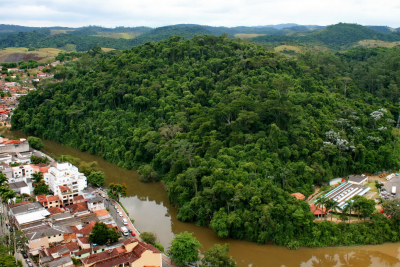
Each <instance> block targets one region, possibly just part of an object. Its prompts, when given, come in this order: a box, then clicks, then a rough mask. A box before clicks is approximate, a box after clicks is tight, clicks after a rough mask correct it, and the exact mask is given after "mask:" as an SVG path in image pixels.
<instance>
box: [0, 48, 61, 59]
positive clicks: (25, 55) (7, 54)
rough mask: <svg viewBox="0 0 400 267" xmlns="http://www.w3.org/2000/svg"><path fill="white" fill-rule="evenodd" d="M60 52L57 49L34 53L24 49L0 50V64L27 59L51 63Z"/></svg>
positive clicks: (42, 49) (39, 50) (41, 50)
mask: <svg viewBox="0 0 400 267" xmlns="http://www.w3.org/2000/svg"><path fill="white" fill-rule="evenodd" d="M62 51H63V50H61V49H57V48H40V49H37V50H35V51H28V48H26V47H7V48H5V49H2V50H0V62H19V61H21V60H26V61H27V60H29V59H34V60H37V61H39V62H44V63H46V62H52V61H54V58H55V56H57V54H58V53H59V52H62Z"/></svg>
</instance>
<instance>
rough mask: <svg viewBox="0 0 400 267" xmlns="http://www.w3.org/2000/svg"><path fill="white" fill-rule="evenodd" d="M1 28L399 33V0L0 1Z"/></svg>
mask: <svg viewBox="0 0 400 267" xmlns="http://www.w3.org/2000/svg"><path fill="white" fill-rule="evenodd" d="M0 10H1V16H0V24H16V25H24V26H69V27H80V26H87V25H99V26H104V27H116V26H126V27H134V26H150V27H159V26H166V25H172V24H180V23H193V24H201V25H211V26H229V27H231V26H257V25H269V24H280V23H297V24H302V25H312V24H316V25H330V24H336V23H338V22H346V23H358V24H362V25H387V26H391V27H395V28H397V27H400V19H399V15H398V14H399V13H400V2H399V1H396V0H380V1H377V0H246V1H245V0H229V1H228V0H225V1H222V0H202V1H197V0H194V1H193V0H142V1H137V0H18V1H10V0H0Z"/></svg>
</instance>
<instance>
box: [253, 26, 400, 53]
mask: <svg viewBox="0 0 400 267" xmlns="http://www.w3.org/2000/svg"><path fill="white" fill-rule="evenodd" d="M370 39H372V40H381V41H389V42H394V41H400V35H398V34H395V33H383V32H379V31H377V30H376V29H370V28H368V27H364V26H361V25H358V24H346V23H339V24H336V25H331V26H328V27H326V28H324V29H322V30H319V31H315V32H310V33H302V34H301V35H295V34H292V35H263V36H258V37H255V38H253V39H252V40H253V41H254V42H256V43H261V44H265V43H274V42H288V41H289V42H290V41H291V42H298V43H307V44H311V45H312V44H314V45H318V44H322V45H327V46H328V47H331V48H334V49H342V48H349V46H350V45H353V44H355V43H357V42H359V41H361V40H370Z"/></svg>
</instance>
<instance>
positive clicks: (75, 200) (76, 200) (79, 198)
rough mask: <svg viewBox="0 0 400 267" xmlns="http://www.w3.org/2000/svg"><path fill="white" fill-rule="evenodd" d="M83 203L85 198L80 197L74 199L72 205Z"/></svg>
mask: <svg viewBox="0 0 400 267" xmlns="http://www.w3.org/2000/svg"><path fill="white" fill-rule="evenodd" d="M83 202H85V198H84V197H83V196H82V195H79V196H76V197H74V202H73V203H74V204H78V203H83Z"/></svg>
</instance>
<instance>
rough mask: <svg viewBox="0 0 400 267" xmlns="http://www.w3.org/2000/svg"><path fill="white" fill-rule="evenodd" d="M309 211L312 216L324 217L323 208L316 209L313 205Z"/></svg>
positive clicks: (324, 210) (324, 209) (324, 211)
mask: <svg viewBox="0 0 400 267" xmlns="http://www.w3.org/2000/svg"><path fill="white" fill-rule="evenodd" d="M310 210H311V212H312V213H314V215H325V213H326V208H324V207H317V206H315V205H310Z"/></svg>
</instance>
